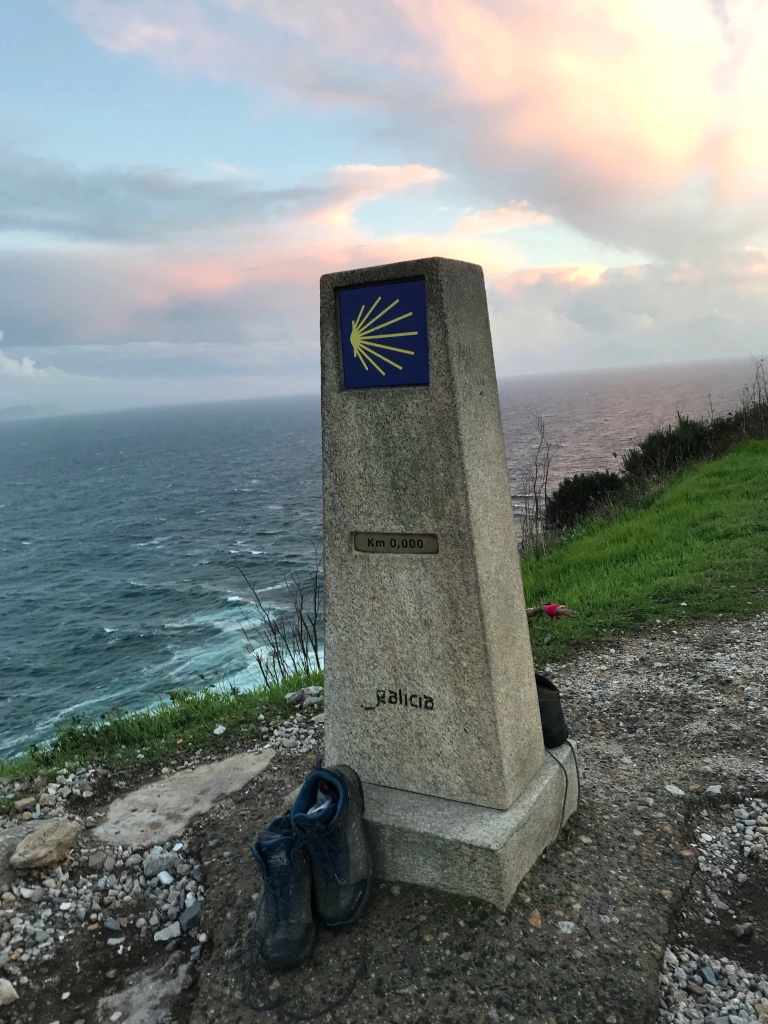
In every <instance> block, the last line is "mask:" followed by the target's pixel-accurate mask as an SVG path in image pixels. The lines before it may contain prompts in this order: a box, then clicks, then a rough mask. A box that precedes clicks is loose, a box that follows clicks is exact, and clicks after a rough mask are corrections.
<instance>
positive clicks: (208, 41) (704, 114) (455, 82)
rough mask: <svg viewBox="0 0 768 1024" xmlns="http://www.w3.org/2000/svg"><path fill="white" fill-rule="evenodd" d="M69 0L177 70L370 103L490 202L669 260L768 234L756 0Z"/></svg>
mask: <svg viewBox="0 0 768 1024" xmlns="http://www.w3.org/2000/svg"><path fill="white" fill-rule="evenodd" d="M62 3H63V5H64V9H65V10H67V11H68V12H69V13H70V15H71V17H73V18H74V19H76V20H77V21H78V23H79V24H80V25H81V26H83V28H84V29H85V30H86V31H87V32H88V33H89V34H90V35H91V37H92V38H94V39H95V40H97V41H98V42H99V43H100V44H101V45H102V46H105V47H108V48H110V49H112V50H116V51H119V52H123V53H125V52H130V53H137V54H143V55H145V56H147V57H148V58H150V59H151V60H153V61H154V62H155V63H157V64H158V66H160V67H161V68H163V69H164V70H166V71H168V72H170V73H174V74H199V75H205V76H208V77H211V78H214V79H217V80H223V79H227V80H235V81H239V82H241V83H244V84H245V85H246V86H247V85H251V84H259V85H267V86H268V87H270V88H272V89H276V90H278V91H280V90H282V91H283V92H286V93H289V94H292V95H293V96H294V97H300V98H301V99H303V100H304V101H305V102H310V103H314V104H335V105H347V106H349V107H360V106H364V107H367V108H368V109H370V110H371V111H373V112H374V113H375V115H376V116H377V117H379V118H383V119H384V124H385V125H386V131H387V133H388V134H389V135H390V136H392V137H394V138H396V139H398V140H399V141H400V142H401V144H402V145H403V146H405V147H406V148H407V151H409V152H412V153H414V154H415V153H421V154H424V157H422V159H428V162H430V163H437V164H439V166H441V167H443V168H445V169H447V170H449V171H451V172H452V173H453V174H455V175H457V176H459V177H461V179H462V180H464V181H465V182H466V183H467V184H471V186H472V187H473V188H474V189H475V190H476V191H477V192H478V194H481V195H483V196H485V197H486V199H487V200H490V203H489V205H491V204H495V205H498V206H505V205H506V204H507V203H508V202H509V200H510V198H512V199H519V198H520V197H526V198H527V199H528V201H529V202H531V204H532V205H533V206H534V207H535V208H536V209H538V210H540V211H542V212H543V213H546V214H549V215H551V216H553V217H556V218H558V219H561V220H563V221H565V222H567V223H568V224H570V225H571V226H572V227H575V228H577V229H578V230H579V231H582V232H584V233H585V234H588V235H589V236H590V237H592V238H595V239H599V240H602V241H606V242H610V243H611V244H615V245H620V246H624V247H627V248H631V249H635V250H641V251H643V252H645V253H647V254H649V255H651V256H653V257H657V258H662V259H675V260H677V259H686V258H690V257H692V256H695V255H696V254H697V253H699V252H700V251H701V249H702V248H703V247H706V248H708V249H710V250H714V249H720V250H723V249H727V248H729V247H732V246H734V245H741V244H743V243H744V242H745V241H747V240H750V239H753V238H754V237H755V236H756V233H759V232H761V231H765V230H768V130H766V129H767V126H768V115H767V114H766V107H765V103H764V100H763V97H764V96H765V95H766V92H768V6H766V5H765V4H763V3H761V2H759V0H723V2H722V3H719V4H718V5H715V6H712V5H708V4H707V3H705V2H703V0H678V2H676V3H674V4H660V3H650V2H648V0H590V2H588V3H579V4H575V3H573V2H571V0H552V2H551V3H548V4H542V3H536V2H533V0H515V2H508V0H369V2H367V3H366V4H363V5H361V4H360V3H359V2H358V0H327V2H325V3H322V4H318V3H317V2H316V0H294V2H292V3H290V4H286V3H284V2H282V0H174V2H172V3H170V2H167V0H130V2H129V0H117V2H115V0H110V2H109V3H107V2H106V0H62ZM381 127H382V126H381V123H380V122H379V121H376V120H375V119H374V120H373V121H372V128H373V129H374V130H376V131H379V130H381ZM427 154H428V156H427Z"/></svg>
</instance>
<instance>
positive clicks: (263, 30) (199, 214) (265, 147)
mask: <svg viewBox="0 0 768 1024" xmlns="http://www.w3.org/2000/svg"><path fill="white" fill-rule="evenodd" d="M766 96H768V4H766V3H765V2H763V0H674V3H670V2H669V0H663V2H662V0H548V2H546V3H543V2H542V0H364V2H362V3H361V2H360V0H322V2H318V0H2V3H0V407H5V406H9V405H16V404H31V405H54V406H56V407H58V408H61V409H64V410H67V411H89V410H101V409H112V408H126V407H132V406H141V405H158V404H170V403H176V402H193V401H206V400H221V399H229V398H232V399H240V398H249V397H258V396H262V395H284V394H292V393H308V392H312V391H316V390H317V389H318V387H319V341H318V280H319V277H320V275H321V274H323V273H326V272H329V271H336V270H343V269H347V268H352V267H364V266H372V265H377V264H380V263H390V262H396V261H398V260H404V259H413V258H418V257H423V256H446V257H451V258H455V259H462V260H468V261H471V262H474V263H479V264H481V265H482V267H483V268H484V272H485V280H486V288H487V294H488V303H489V309H490V315H491V328H492V333H493V339H494V351H495V358H496V368H497V373H498V375H499V376H515V375H519V374H528V373H543V372H548V371H555V370H556V371H564V370H578V369H588V368H597V367H619V366H628V365H639V364H656V363H664V362H685V361H702V360H708V359H725V358H733V357H738V356H748V355H761V354H762V353H763V352H764V351H765V350H766V347H768V346H766V342H765V337H766V330H765V329H766V325H767V324H768V258H767V256H768V104H766V102H765V97H766Z"/></svg>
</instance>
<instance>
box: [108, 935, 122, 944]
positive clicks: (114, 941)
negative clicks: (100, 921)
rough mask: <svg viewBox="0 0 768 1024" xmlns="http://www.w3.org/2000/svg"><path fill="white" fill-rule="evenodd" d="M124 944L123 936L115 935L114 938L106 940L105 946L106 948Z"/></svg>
mask: <svg viewBox="0 0 768 1024" xmlns="http://www.w3.org/2000/svg"><path fill="white" fill-rule="evenodd" d="M124 942H125V936H123V935H117V936H115V938H112V939H107V945H108V946H122V945H123V943H124Z"/></svg>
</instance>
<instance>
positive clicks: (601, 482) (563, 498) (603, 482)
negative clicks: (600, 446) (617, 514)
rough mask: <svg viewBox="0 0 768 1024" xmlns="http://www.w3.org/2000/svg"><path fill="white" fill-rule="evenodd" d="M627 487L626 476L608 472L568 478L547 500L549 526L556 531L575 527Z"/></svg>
mask: <svg viewBox="0 0 768 1024" xmlns="http://www.w3.org/2000/svg"><path fill="white" fill-rule="evenodd" d="M626 486H627V480H626V479H625V478H624V477H621V476H619V474H618V473H609V472H607V471H602V472H597V473H577V474H576V475H575V476H569V477H566V478H565V480H563V481H562V483H561V484H560V486H559V487H558V488H557V489H556V490H555V491H554V492H553V493H552V494H551V495H550V497H549V500H548V501H547V510H546V517H547V524H548V526H550V527H554V528H556V529H563V528H565V527H568V526H573V524H574V523H576V522H577V521H578V520H579V519H581V518H582V517H583V516H587V515H589V514H590V513H591V512H593V511H594V510H595V508H596V506H598V505H600V504H602V503H603V502H605V500H606V499H607V498H609V497H611V496H613V495H616V494H618V493H619V492H620V491H622V490H623V489H624V488H625V487H626Z"/></svg>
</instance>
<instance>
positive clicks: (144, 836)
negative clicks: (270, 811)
mask: <svg viewBox="0 0 768 1024" xmlns="http://www.w3.org/2000/svg"><path fill="white" fill-rule="evenodd" d="M274 756H275V752H274V751H273V750H260V751H259V752H258V753H253V752H251V753H246V754H234V755H233V756H232V757H226V758H224V759H223V760H222V761H211V762H208V763H206V764H202V765H199V766H198V767H196V768H190V769H184V770H182V771H178V772H175V773H174V774H173V775H172V776H168V777H163V778H162V779H159V780H158V781H157V782H151V783H149V784H148V785H146V786H142V787H141V788H140V789H137V790H134V791H133V792H132V793H129V794H127V795H126V796H122V797H119V798H118V799H117V800H113V802H112V803H111V804H110V805H109V809H108V811H107V817H106V819H105V821H104V822H102V823H101V824H100V825H97V826H96V828H94V829H93V835H94V836H95V837H96V839H97V840H98V841H99V842H102V843H108V844H110V845H113V846H117V845H121V846H133V847H137V846H139V847H142V848H144V849H146V848H147V847H150V846H153V845H154V844H155V843H165V842H167V841H168V840H169V839H172V838H173V837H175V836H178V835H180V834H181V833H182V832H184V830H185V828H186V827H187V825H188V824H189V822H190V821H191V820H192V819H193V818H195V817H197V816H198V815H202V814H207V813H208V811H210V810H211V808H212V807H214V806H215V805H216V804H217V803H218V802H219V801H220V800H221V799H222V798H223V797H225V796H227V795H229V794H230V793H237V792H238V791H239V790H241V789H242V788H243V786H245V785H246V784H247V783H249V782H251V780H252V779H255V778H256V777H257V776H258V775H260V774H261V773H262V772H263V771H264V770H265V768H267V767H268V766H269V764H270V763H271V761H272V759H273V758H274ZM158 870H162V869H158Z"/></svg>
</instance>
